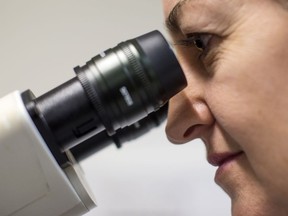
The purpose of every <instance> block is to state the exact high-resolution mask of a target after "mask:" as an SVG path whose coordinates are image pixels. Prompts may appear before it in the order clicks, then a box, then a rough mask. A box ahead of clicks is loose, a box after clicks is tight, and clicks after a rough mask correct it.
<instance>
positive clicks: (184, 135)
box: [183, 126, 195, 138]
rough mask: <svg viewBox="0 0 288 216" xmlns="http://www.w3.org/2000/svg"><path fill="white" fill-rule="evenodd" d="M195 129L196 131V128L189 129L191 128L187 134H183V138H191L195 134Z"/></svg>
mask: <svg viewBox="0 0 288 216" xmlns="http://www.w3.org/2000/svg"><path fill="white" fill-rule="evenodd" d="M194 129H195V126H191V127H189V128H188V129H187V130H186V131H185V133H184V134H183V137H184V138H187V137H190V136H191V134H192V133H193V131H194Z"/></svg>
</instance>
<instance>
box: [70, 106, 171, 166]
mask: <svg viewBox="0 0 288 216" xmlns="http://www.w3.org/2000/svg"><path fill="white" fill-rule="evenodd" d="M167 110H168V103H167V104H165V105H164V106H163V107H161V108H160V109H159V110H157V111H155V112H152V113H150V114H149V115H148V116H147V117H145V118H143V119H141V120H140V121H138V122H135V123H134V124H133V125H130V126H127V127H125V128H123V129H118V130H117V131H116V133H115V134H114V135H112V136H109V135H108V134H107V132H106V131H102V132H101V133H99V134H97V135H95V136H93V137H91V138H89V139H87V140H85V141H84V142H82V143H80V144H79V145H77V146H75V147H73V148H71V149H70V151H71V153H72V155H73V156H74V158H75V159H76V160H77V161H82V160H84V159H86V158H88V157H89V156H91V155H93V154H94V153H96V152H98V151H100V150H102V149H104V148H106V147H107V146H110V145H111V144H113V143H114V144H115V145H116V146H117V148H120V147H121V146H122V144H124V143H125V142H128V141H132V140H135V139H137V138H138V137H140V136H142V135H144V134H146V133H147V132H149V131H150V130H152V129H153V128H155V127H157V126H159V125H161V123H163V122H164V121H165V120H166V117H167Z"/></svg>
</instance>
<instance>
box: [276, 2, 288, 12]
mask: <svg viewBox="0 0 288 216" xmlns="http://www.w3.org/2000/svg"><path fill="white" fill-rule="evenodd" d="M276 2H278V3H279V4H281V5H282V7H283V8H285V9H286V10H288V0H276Z"/></svg>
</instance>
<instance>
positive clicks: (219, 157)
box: [208, 151, 244, 182]
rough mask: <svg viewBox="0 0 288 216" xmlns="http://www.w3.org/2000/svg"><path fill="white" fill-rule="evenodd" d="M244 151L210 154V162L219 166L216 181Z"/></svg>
mask: <svg viewBox="0 0 288 216" xmlns="http://www.w3.org/2000/svg"><path fill="white" fill-rule="evenodd" d="M243 154H244V152H243V151H239V152H234V153H230V152H227V153H214V154H211V155H209V156H208V162H209V163H210V164H211V165H213V166H218V169H217V171H216V174H215V181H216V182H218V181H219V179H220V177H221V176H222V175H223V174H224V173H225V172H226V171H227V170H228V167H229V165H230V164H231V163H233V162H235V161H236V160H237V159H238V158H239V157H240V156H241V155H243Z"/></svg>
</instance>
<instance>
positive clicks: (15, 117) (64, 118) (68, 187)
mask: <svg viewBox="0 0 288 216" xmlns="http://www.w3.org/2000/svg"><path fill="white" fill-rule="evenodd" d="M74 71H75V74H76V76H75V77H74V78H72V79H71V80H68V81H67V82H65V83H63V84H62V85H60V86H58V87H56V88H54V89H52V90H51V91H49V92H47V93H45V94H43V95H42V96H40V97H35V96H34V95H33V93H32V92H31V91H30V90H27V91H24V92H19V91H15V92H12V93H10V94H8V95H6V96H4V97H2V98H0V194H1V195H0V215H1V216H79V215H83V214H85V213H87V212H88V211H89V210H91V209H92V208H94V207H95V206H96V201H95V198H94V196H93V193H92V192H91V190H90V189H89V185H87V183H86V182H85V178H84V175H83V173H82V170H81V167H80V166H79V162H80V161H82V160H83V159H85V158H87V157H89V156H90V155H93V154H95V153H96V152H97V151H100V150H101V149H103V148H105V147H106V146H108V145H110V144H111V143H115V144H116V146H117V147H121V145H122V144H123V143H124V142H126V141H129V140H132V139H136V138H137V137H139V136H142V135H143V134H145V133H146V132H148V131H149V130H150V129H152V128H153V127H156V126H158V125H159V124H161V122H163V121H164V120H165V119H166V115H167V106H168V105H167V102H168V100H169V99H170V98H171V97H173V96H174V95H175V94H177V93H178V92H179V91H181V90H182V89H183V88H184V87H185V86H186V85H187V83H186V79H185V77H184V74H183V72H182V70H181V67H180V65H179V63H178V61H177V59H176V57H175V55H174V53H173V51H172V50H171V48H170V46H169V44H168V43H167V41H166V40H165V38H164V37H163V35H162V34H161V33H160V32H159V31H157V30H155V31H152V32H149V33H147V34H144V35H141V36H139V37H136V38H134V39H130V40H127V41H125V42H122V43H119V44H118V45H117V46H115V47H114V48H111V49H108V50H106V51H104V52H102V53H101V54H99V55H97V56H96V57H94V58H92V59H91V60H90V61H88V62H87V63H86V64H85V65H84V66H81V67H80V66H77V67H75V68H74Z"/></svg>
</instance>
